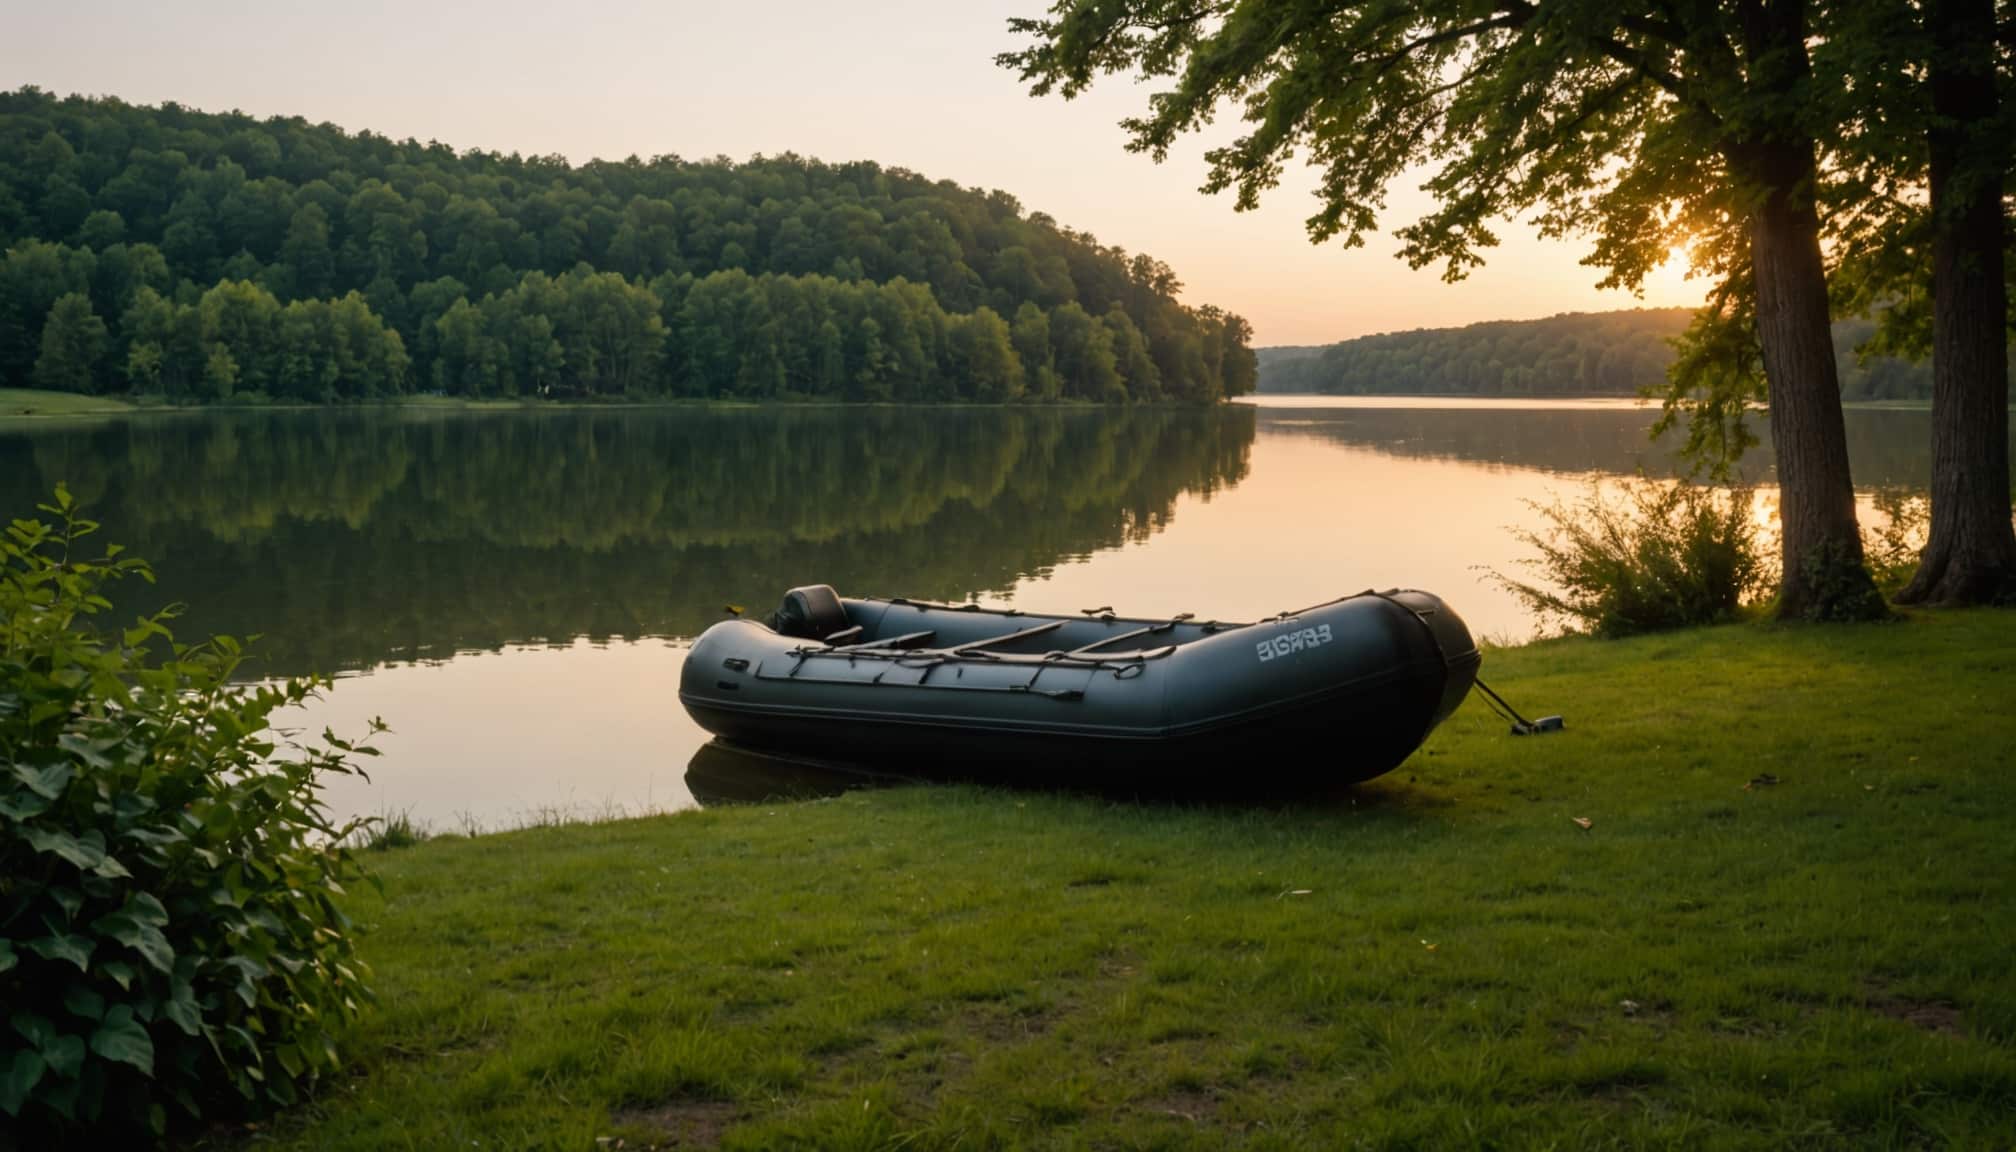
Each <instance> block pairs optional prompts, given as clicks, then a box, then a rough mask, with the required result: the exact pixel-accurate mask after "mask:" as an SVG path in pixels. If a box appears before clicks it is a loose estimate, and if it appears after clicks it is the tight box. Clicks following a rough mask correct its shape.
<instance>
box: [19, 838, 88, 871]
mask: <svg viewBox="0 0 2016 1152" xmlns="http://www.w3.org/2000/svg"><path fill="white" fill-rule="evenodd" d="M21 835H22V837H23V838H24V839H26V840H27V841H28V844H29V846H30V847H32V848H34V849H35V851H37V852H53V853H55V854H56V855H58V856H61V857H62V858H63V859H65V860H68V861H69V862H70V863H72V864H75V865H76V866H77V867H79V868H85V869H91V868H96V867H98V866H99V865H100V864H103V863H104V862H105V836H104V834H103V833H101V832H99V831H98V830H97V829H96V828H93V829H92V830H90V831H89V832H86V833H85V834H84V835H83V837H81V838H80V837H76V836H72V835H70V834H69V833H68V832H59V831H57V830H56V829H54V828H26V829H23V830H22V833H21Z"/></svg>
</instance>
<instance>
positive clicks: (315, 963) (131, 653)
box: [0, 488, 377, 1146]
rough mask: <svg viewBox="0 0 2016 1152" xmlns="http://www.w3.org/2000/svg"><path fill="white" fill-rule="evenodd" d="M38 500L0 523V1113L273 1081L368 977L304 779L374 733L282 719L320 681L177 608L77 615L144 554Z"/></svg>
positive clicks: (104, 1121) (360, 998)
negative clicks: (262, 666)
mask: <svg viewBox="0 0 2016 1152" xmlns="http://www.w3.org/2000/svg"><path fill="white" fill-rule="evenodd" d="M43 511H44V512H47V513H50V514H51V515H52V516H53V517H54V518H55V519H56V521H57V523H56V524H55V525H54V526H53V527H52V526H51V525H49V524H46V523H42V522H40V521H36V520H17V521H14V522H13V523H12V524H11V525H10V526H9V527H8V528H7V529H6V532H5V535H4V539H0V627H4V629H5V640H4V648H0V749H4V754H5V766H4V769H0V1013H4V1014H5V1016H6V1019H5V1024H4V1027H0V1112H4V1113H5V1114H6V1116H7V1117H9V1118H11V1120H10V1121H8V1124H11V1125H13V1126H16V1127H17V1128H18V1130H19V1131H20V1132H22V1133H25V1134H29V1135H30V1140H29V1143H28V1145H26V1146H32V1145H33V1144H34V1142H35V1141H34V1138H33V1137H34V1135H35V1134H40V1135H41V1136H42V1137H43V1138H45V1139H46V1138H50V1137H54V1136H57V1135H60V1134H63V1133H66V1132H67V1133H69V1134H73V1135H81V1134H91V1135H104V1134H107V1133H110V1132H116V1131H119V1130H122V1129H126V1130H130V1129H132V1128H140V1127H144V1128H147V1129H151V1130H152V1131H153V1132H155V1133H160V1132H163V1131H165V1130H166V1129H167V1128H168V1126H169V1125H170V1123H171V1122H173V1121H174V1120H176V1119H177V1118H178V1117H181V1118H189V1119H193V1118H196V1117H198V1116H202V1117H213V1116H216V1115H219V1114H228V1113H242V1112H249V1111H257V1110H259V1109H261V1108H264V1107H266V1106H270V1105H273V1104H277V1103H285V1102H288V1101H290V1100H292V1099H293V1098H294V1097H295V1094H296V1092H297V1091H298V1089H299V1087H300V1086H301V1085H303V1084H304V1083H306V1082H310V1081H313V1080H314V1079H315V1078H316V1077H317V1076H319V1075H322V1074H324V1073H327V1072H329V1071H330V1070H332V1069H334V1068H335V1067H336V1066H337V1053H336V1047H335V1040H336V1037H337V1034H338V1031H339V1030H340V1029H341V1028H342V1027H343V1026H344V1025H345V1024H346V1023H347V1022H348V1021H349V1020H350V1019H351V1018H353V1017H354V1016H356V1014H357V1013H358V1011H359V1010H360V1007H361V1005H362V1004H364V1003H365V1002H366V1001H367V999H368V996H369V993H368V990H367V988H366V986H365V983H364V980H363V977H364V975H365V973H364V969H363V967H362V965H360V964H359V963H358V961H357V959H356V956H355V952H354V949H353V946H352V941H351V936H350V934H349V931H348V929H349V924H348V922H347V921H346V920H345V919H344V917H343V914H342V912H341V911H340V910H338V908H337V906H336V904H335V903H334V898H335V897H337V896H339V895H340V894H341V893H342V886H341V885H342V883H343V882H344V881H345V880H349V879H351V878H352V877H353V876H354V875H356V874H357V873H356V867H355V864H354V863H353V861H352V858H351V856H350V853H349V851H348V850H347V849H346V848H344V847H343V845H342V838H343V837H344V836H345V835H347V834H348V833H349V832H351V831H353V830H354V829H353V828H352V827H350V826H338V825H336V824H335V823H333V822H332V821H331V819H330V817H329V815H328V813H327V812H326V810H325V809H324V807H323V806H322V804H321V802H320V798H319V795H320V792H319V789H320V782H321V780H322V779H323V778H324V777H326V776H328V775H329V774H331V773H336V774H350V773H354V772H355V771H356V769H355V768H354V767H352V766H351V764H350V762H349V759H348V757H349V756H351V755H352V754H358V753H365V754H368V753H369V752H370V749H368V748H363V747H356V746H353V745H351V744H348V743H345V742H343V741H340V740H337V739H335V738H334V737H333V736H331V735H329V734H327V733H324V735H323V737H322V740H321V741H320V742H318V743H315V744H312V745H305V744H294V743H291V742H288V741H286V740H285V739H284V738H283V734H280V733H276V732H275V731H273V730H272V729H271V728H270V727H269V721H270V719H271V717H272V714H273V712H274V710H275V709H277V708H283V707H287V706H290V705H296V704H300V703H301V702H303V701H304V700H307V699H309V698H310V697H311V696H313V695H314V693H315V691H316V689H317V687H318V686H317V684H316V683H315V682H312V681H305V680H294V681H289V682H287V683H286V684H284V685H278V686H272V687H244V686H237V685H233V684H231V683H230V682H229V681H230V676H231V674H232V671H233V669H234V668H235V667H236V666H237V663H238V660H239V652H240V650H239V646H238V644H236V643H235V642H234V641H232V640H230V639H228V638H218V639H215V640H211V641H208V642H206V643H203V644H198V645H177V644H175V643H174V642H173V638H172V637H171V636H170V635H169V632H168V629H167V626H166V624H167V621H168V620H169V619H170V618H171V617H172V613H171V612H164V613H162V614H160V615H157V616H154V617H151V618H145V619H141V620H140V621H138V622H137V624H136V625H135V626H134V627H133V628H130V629H126V630H124V631H118V630H114V631H111V632H109V633H108V632H101V631H99V630H97V629H94V628H92V627H91V617H93V616H96V615H98V614H100V613H103V612H106V611H108V610H109V609H110V607H111V605H110V603H109V602H108V601H107V600H106V598H105V592H106V590H107V588H108V586H109V585H110V584H111V583H112V582H114V581H117V580H119V579H122V578H127V577H134V576H139V577H143V578H147V579H150V580H151V578H152V577H151V574H150V573H149V571H148V569H147V567H146V566H145V565H144V564H143V563H141V562H140V561H138V560H134V559H131V558H128V557H125V556H122V555H120V553H119V549H118V548H117V547H108V548H106V549H105V550H104V553H103V555H102V556H100V557H97V558H89V559H87V558H85V555H84V551H83V548H82V547H81V546H80V541H81V539H82V538H83V537H85V536H87V535H88V534H89V533H91V532H92V531H93V530H94V529H95V528H96V527H97V525H95V524H93V523H91V522H90V521H88V520H85V519H83V518H82V517H81V516H80V515H79V514H78V511H77V509H76V507H75V506H74V504H73V502H72V500H71V498H70V495H69V493H68V492H66V491H64V490H63V489H61V488H59V489H57V492H56V498H55V503H54V504H53V505H44V506H43ZM376 730H377V728H376V727H375V726H374V729H373V731H374V733H375V731H376ZM5 1126H6V1125H0V1130H4V1127H5ZM0 1143H4V1141H0Z"/></svg>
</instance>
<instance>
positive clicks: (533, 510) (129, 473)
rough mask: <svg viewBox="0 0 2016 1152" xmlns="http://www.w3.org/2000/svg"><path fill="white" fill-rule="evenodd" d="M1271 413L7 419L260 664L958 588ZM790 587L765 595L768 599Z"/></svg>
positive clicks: (10, 471)
mask: <svg viewBox="0 0 2016 1152" xmlns="http://www.w3.org/2000/svg"><path fill="white" fill-rule="evenodd" d="M1253 428H1254V414H1253V413H1252V411H1251V410H1248V409H1238V410H1233V411H1223V412H1157V411H1125V412H1119V411H1116V412H1075V413H1074V412H1059V411H964V412H930V411H922V410H899V409H866V410H864V409H838V408H822V409H791V410H764V411H718V410H704V409H683V410H666V409H650V410H638V411H624V412H552V413H528V412H506V413H489V414H480V413H451V414H433V415H428V414H424V413H421V414H416V413H410V412H401V411H396V410H395V411H390V412H364V413H360V412H335V413H323V412H290V413H277V414H265V415H260V414H242V413H227V414H217V415H201V416H188V417H179V418H178V417H166V418H157V419H145V420H129V421H123V422H116V423H110V424H104V425H98V426H91V427H71V428H57V429H50V430H43V431H33V432H19V431H17V432H12V433H9V434H7V435H5V436H4V437H0V491H5V492H8V493H11V494H18V495H16V496H15V497H14V502H15V503H17V504H18V505H19V506H20V507H22V508H24V509H25V507H26V505H27V504H28V503H29V502H30V498H31V497H32V496H33V495H34V494H38V493H47V492H48V491H49V490H50V489H51V488H52V487H53V486H54V485H55V484H56V482H57V481H59V480H64V481H67V482H68V483H69V485H70V488H71V490H72V492H73V493H74V494H75V495H76V496H77V497H78V498H79V499H80V500H82V501H84V502H85V503H86V504H87V505H88V506H89V507H90V508H91V509H92V511H93V513H94V514H95V515H97V516H98V517H99V518H100V519H101V520H103V521H104V522H105V525H106V536H107V538H108V539H112V540H118V541H121V542H123V543H126V544H128V545H129V546H130V547H131V548H132V549H133V550H134V551H135V552H136V554H138V555H141V556H144V557H147V558H148V559H149V560H151V561H153V562H154V564H155V565H156V566H157V568H158V569H159V572H160V574H161V584H160V586H159V588H158V590H155V591H153V592H151V593H150V594H149V595H150V596H151V598H152V599H154V600H155V601H157V602H168V601H174V600H181V601H186V602H187V603H188V604H189V606H190V610H189V614H188V615H187V616H186V617H185V618H184V621H183V623H182V625H181V626H180V627H181V630H182V631H183V632H184V633H185V634H188V635H205V634H210V633H216V632H224V633H230V634H234V635H241V636H242V635H247V634H251V633H262V634H264V637H265V638H264V639H263V640H262V642H261V643H260V645H259V646H258V649H257V651H258V652H259V655H260V660H261V663H260V664H259V665H258V666H257V668H256V671H258V672H259V673H261V674H269V675H281V674H289V673H296V672H306V671H321V672H325V673H326V672H337V671H343V670H351V669H368V668H371V667H375V666H377V665H381V664H385V663H389V662H396V661H408V660H437V659H443V658H447V657H449V656H452V655H454V654H455V653H457V652H462V651H470V650H495V649H498V648H501V647H504V646H506V645H512V644H525V643H539V642H553V643H565V642H570V641H572V640H574V639H575V638H577V637H586V638H589V639H590V640H593V641H605V640H610V639H635V638H639V637H666V636H687V635H691V634H693V633H695V632H697V631H699V630H700V629H702V628H705V627H706V626H707V625H708V624H710V623H712V622H713V621H714V620H716V619H719V618H720V615H721V612H722V608H723V605H724V604H727V603H732V602H739V601H740V600H742V599H745V598H750V597H756V596H762V597H768V596H771V595H773V594H775V592H777V591H778V590H781V589H783V588H785V587H788V586H790V585H792V584H795V583H803V582H805V581H807V580H810V579H819V580H824V581H826V582H829V583H834V584H837V585H839V586H841V587H844V588H851V589H863V590H866V589H875V590H882V591H896V590H900V591H902V592H903V593H905V594H908V595H912V596H927V597H936V598H944V599H961V598H965V597H967V596H970V595H972V594H975V593H978V592H982V591H988V590H999V589H1005V588H1007V587H1009V586H1011V585H1012V584H1014V582H1015V581H1016V580H1017V579H1018V578H1021V577H1023V576H1026V575H1028V574H1030V573H1035V572H1041V571H1043V570H1045V569H1047V568H1048V567H1049V566H1051V565H1054V564H1056V563H1057V562H1059V561H1060V560H1063V559H1067V558H1071V557H1075V556H1083V555H1086V554H1088V553H1090V552H1093V551H1095V550H1098V549H1102V548H1111V547H1113V546H1115V545H1118V544H1121V543H1123V542H1125V541H1129V540H1142V539H1146V538H1147V537H1148V536H1149V535H1150V534H1151V533H1153V532H1154V531H1155V530H1156V529H1157V528H1159V527H1160V526H1161V525H1162V524H1164V523H1166V521H1167V520H1168V518H1169V515H1170V512H1171V509H1172V507H1173V506H1174V502H1175V501H1176V499H1177V497H1178V496H1179V495H1182V494H1184V493H1196V494H1210V493H1214V492H1216V491H1218V490H1219V489H1221V488H1223V487H1225V486H1226V485H1229V484H1232V483H1235V482H1237V481H1238V480H1239V478H1240V477H1242V476H1243V475H1245V473H1246V469H1247V466H1248V456H1249V452H1250V449H1251V445H1252V441H1253ZM765 607H767V605H765Z"/></svg>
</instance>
